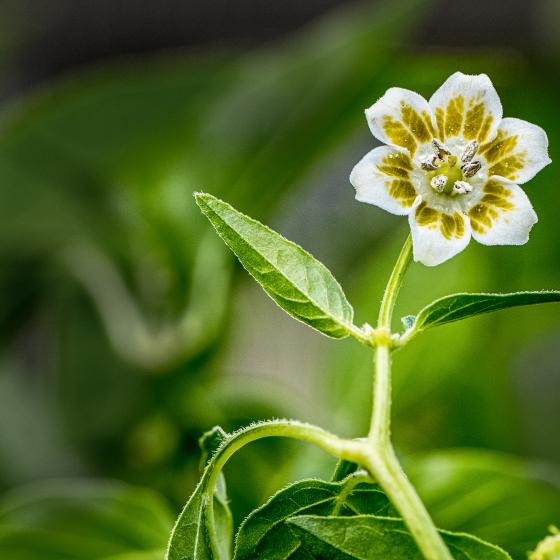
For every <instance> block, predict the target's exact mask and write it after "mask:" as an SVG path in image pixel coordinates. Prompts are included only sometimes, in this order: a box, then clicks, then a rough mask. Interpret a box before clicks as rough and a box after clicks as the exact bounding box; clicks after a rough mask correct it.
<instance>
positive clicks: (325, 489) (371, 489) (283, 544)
mask: <svg viewBox="0 0 560 560" xmlns="http://www.w3.org/2000/svg"><path fill="white" fill-rule="evenodd" d="M364 480H365V478H364V475H363V474H360V473H357V474H355V475H351V476H349V477H348V478H346V479H345V480H343V481H341V482H324V481H322V480H313V479H311V480H301V481H299V482H295V483H294V484H291V485H290V486H288V487H287V488H285V489H284V490H281V491H280V492H278V493H277V494H275V495H274V496H273V497H272V498H270V500H269V501H268V502H267V503H265V504H264V505H263V506H261V507H260V508H258V509H256V510H255V511H253V512H252V513H251V514H250V515H249V517H247V519H246V520H245V521H244V522H243V524H242V525H241V527H240V528H239V532H238V533H237V537H236V546H235V556H234V558H235V560H248V559H249V558H267V559H273V558H274V559H275V560H280V559H287V558H292V554H294V552H295V551H296V550H298V548H299V546H300V540H299V538H298V536H297V535H296V534H295V533H294V532H293V531H292V530H290V528H289V527H288V526H287V525H286V522H287V521H288V520H289V519H291V518H293V517H295V516H298V515H305V514H313V515H321V516H331V515H343V516H353V515H357V514H377V515H388V514H392V513H393V508H392V506H391V504H390V502H389V500H388V499H387V497H386V496H385V494H384V493H383V492H382V491H381V490H380V488H379V486H377V485H376V484H371V483H368V482H364ZM294 558H295V556H294Z"/></svg>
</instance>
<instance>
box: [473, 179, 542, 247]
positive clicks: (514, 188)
mask: <svg viewBox="0 0 560 560" xmlns="http://www.w3.org/2000/svg"><path fill="white" fill-rule="evenodd" d="M469 218H470V221H471V227H472V232H473V237H474V238H475V239H476V240H477V241H478V242H479V243H482V244H483V245H523V244H524V243H527V241H528V240H529V232H530V231H531V228H532V227H533V225H534V224H536V223H537V221H538V218H537V215H536V214H535V211H534V210H533V206H532V205H531V202H530V201H529V199H528V198H527V195H526V194H525V192H524V191H523V189H522V188H521V187H519V186H518V185H516V184H514V183H510V182H509V181H506V180H505V179H502V178H501V177H492V178H490V179H489V180H488V181H487V183H486V185H484V188H483V196H482V198H481V199H480V201H479V202H478V204H476V205H475V206H473V207H472V208H471V209H470V210H469Z"/></svg>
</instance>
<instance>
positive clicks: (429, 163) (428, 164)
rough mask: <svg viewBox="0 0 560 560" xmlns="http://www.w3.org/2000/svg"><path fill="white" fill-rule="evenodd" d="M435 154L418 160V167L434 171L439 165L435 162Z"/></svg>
mask: <svg viewBox="0 0 560 560" xmlns="http://www.w3.org/2000/svg"><path fill="white" fill-rule="evenodd" d="M436 159H437V156H435V155H434V156H426V157H425V158H423V159H422V161H420V167H421V168H422V169H425V170H426V171H434V169H437V168H438V167H439V165H438V164H437V163H436Z"/></svg>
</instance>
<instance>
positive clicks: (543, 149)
mask: <svg viewBox="0 0 560 560" xmlns="http://www.w3.org/2000/svg"><path fill="white" fill-rule="evenodd" d="M478 155H480V156H482V157H483V158H484V159H485V160H486V162H487V164H488V176H489V177H491V176H492V175H499V176H500V177H505V178H506V179H509V180H510V181H514V182H515V183H525V182H527V181H529V180H530V179H532V178H533V177H534V176H535V175H536V174H537V173H538V172H539V171H540V170H541V169H542V168H543V167H545V166H546V165H548V164H549V163H550V162H551V160H550V158H549V157H548V137H547V136H546V132H545V131H544V130H543V129H542V128H541V127H540V126H537V125H536V124H531V123H529V122H527V121H522V120H521V119H503V120H502V122H501V123H500V126H499V128H498V134H497V136H496V138H494V140H492V141H491V142H487V143H486V144H483V145H482V146H481V147H480V149H479V150H478Z"/></svg>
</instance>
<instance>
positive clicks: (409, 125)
mask: <svg viewBox="0 0 560 560" xmlns="http://www.w3.org/2000/svg"><path fill="white" fill-rule="evenodd" d="M383 130H384V131H385V134H387V137H388V138H389V140H390V142H391V143H392V144H395V145H396V146H402V147H403V148H406V149H407V150H408V151H409V152H410V155H411V156H413V155H414V152H415V151H416V147H417V144H418V143H419V144H424V143H426V142H430V141H431V139H432V138H433V137H434V127H433V124H432V119H431V117H430V115H429V114H428V113H427V112H425V111H424V112H422V114H419V113H418V111H416V110H415V109H414V108H412V107H411V106H410V105H407V104H406V103H404V102H403V103H401V120H400V121H396V120H394V119H393V118H392V117H391V116H389V115H386V116H385V117H384V118H383Z"/></svg>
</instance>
